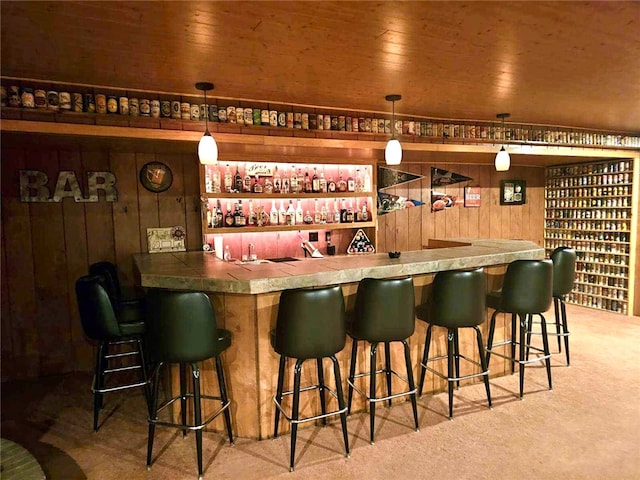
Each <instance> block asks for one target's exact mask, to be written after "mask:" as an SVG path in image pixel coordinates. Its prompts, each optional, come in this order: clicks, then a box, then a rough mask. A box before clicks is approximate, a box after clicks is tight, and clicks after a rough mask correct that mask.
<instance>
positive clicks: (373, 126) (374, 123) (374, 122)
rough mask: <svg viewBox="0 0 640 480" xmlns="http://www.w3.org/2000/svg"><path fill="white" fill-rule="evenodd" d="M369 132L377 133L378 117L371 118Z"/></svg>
mask: <svg viewBox="0 0 640 480" xmlns="http://www.w3.org/2000/svg"><path fill="white" fill-rule="evenodd" d="M371 133H378V119H377V118H372V119H371Z"/></svg>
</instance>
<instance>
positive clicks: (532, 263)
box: [500, 260, 553, 314]
mask: <svg viewBox="0 0 640 480" xmlns="http://www.w3.org/2000/svg"><path fill="white" fill-rule="evenodd" d="M552 292H553V264H552V263H551V260H515V261H513V262H511V263H510V264H509V266H508V267H507V273H506V274H505V276H504V282H503V284H502V295H501V305H500V307H501V308H500V309H501V310H502V311H504V312H508V313H521V314H523V313H544V312H546V311H547V310H548V309H549V307H550V306H551V300H552Z"/></svg>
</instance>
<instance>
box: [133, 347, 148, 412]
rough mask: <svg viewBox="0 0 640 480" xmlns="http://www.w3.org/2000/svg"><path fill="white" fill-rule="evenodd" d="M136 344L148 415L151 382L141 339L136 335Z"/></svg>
mask: <svg viewBox="0 0 640 480" xmlns="http://www.w3.org/2000/svg"><path fill="white" fill-rule="evenodd" d="M136 346H137V349H138V355H140V368H141V370H142V372H141V377H142V381H143V382H144V399H145V401H146V402H147V410H148V411H149V415H151V384H150V382H149V372H148V371H147V361H146V359H145V354H144V349H143V347H142V340H141V339H140V338H138V337H136Z"/></svg>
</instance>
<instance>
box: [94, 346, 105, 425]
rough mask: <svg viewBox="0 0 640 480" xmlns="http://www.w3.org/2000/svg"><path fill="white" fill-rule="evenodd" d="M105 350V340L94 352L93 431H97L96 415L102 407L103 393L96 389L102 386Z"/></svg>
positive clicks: (100, 388)
mask: <svg viewBox="0 0 640 480" xmlns="http://www.w3.org/2000/svg"><path fill="white" fill-rule="evenodd" d="M105 350H107V346H106V342H101V343H100V345H98V350H97V352H96V367H95V372H94V380H93V389H94V392H93V431H94V432H97V431H98V416H99V415H100V409H101V408H102V404H103V403H102V402H103V396H104V395H103V394H102V393H98V390H102V388H103V387H104V371H105V369H106V365H105V364H106V359H105V358H104V357H105V356H106V353H105Z"/></svg>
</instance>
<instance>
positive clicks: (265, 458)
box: [1, 306, 640, 480]
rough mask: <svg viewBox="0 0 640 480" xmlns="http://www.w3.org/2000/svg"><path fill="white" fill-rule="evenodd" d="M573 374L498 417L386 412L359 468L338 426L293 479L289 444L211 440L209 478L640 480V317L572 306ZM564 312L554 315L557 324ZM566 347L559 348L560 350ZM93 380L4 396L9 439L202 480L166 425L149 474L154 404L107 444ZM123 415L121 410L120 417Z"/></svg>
mask: <svg viewBox="0 0 640 480" xmlns="http://www.w3.org/2000/svg"><path fill="white" fill-rule="evenodd" d="M568 316H569V321H570V328H571V332H572V335H571V337H570V338H571V350H572V362H571V364H572V365H571V367H570V368H567V367H565V366H564V355H554V356H553V358H552V361H553V366H554V367H553V382H554V389H553V390H551V391H549V390H548V389H547V384H546V374H545V371H544V369H543V368H540V367H530V368H528V369H527V373H526V380H525V398H524V400H523V401H520V400H519V399H518V398H517V390H518V376H517V375H514V376H507V377H502V378H498V379H492V380H491V388H492V395H493V398H494V408H493V410H489V409H488V408H487V406H486V398H485V393H484V387H483V386H482V384H476V385H468V386H464V385H463V387H462V388H461V389H460V390H458V391H457V392H456V394H455V400H454V409H455V411H454V414H455V420H454V421H449V420H448V418H447V417H446V410H447V397H446V394H444V393H443V394H438V395H435V396H431V395H424V396H423V397H422V398H420V399H419V401H418V406H419V415H420V432H417V433H416V432H414V431H413V429H412V428H411V424H412V420H411V408H410V404H409V403H408V402H407V403H404V404H398V405H394V406H393V407H392V408H379V409H378V416H377V425H376V443H375V445H370V444H369V442H368V433H369V426H368V425H369V423H368V416H367V414H355V415H352V416H351V417H349V420H348V425H349V439H350V443H351V458H349V459H347V458H345V457H344V451H343V444H342V437H341V431H340V428H339V422H338V423H332V424H331V425H329V426H327V427H325V428H322V427H312V428H305V429H302V430H301V431H300V433H299V438H298V447H297V457H296V458H297V459H296V470H295V472H293V473H289V471H288V459H289V441H290V437H289V435H288V434H287V435H284V436H282V437H279V438H278V439H275V440H265V441H261V442H258V441H252V440H246V439H239V440H237V442H236V444H235V445H234V446H232V447H230V446H229V445H228V443H225V441H224V440H225V437H224V436H222V435H218V434H217V433H213V432H205V434H204V462H205V474H204V478H205V479H241V480H245V479H246V480H252V479H271V478H274V479H275V478H283V479H289V480H294V479H314V480H315V479H341V480H347V479H355V478H366V479H369V480H375V479H394V480H395V479H405V478H414V479H430V480H437V479H456V480H462V479H474V480H478V479H516V478H517V479H530V478H531V479H533V478H536V479H543V480H546V479H549V480H552V479H553V480H555V479H566V480H569V479H580V480H586V479H594V480H595V479H597V480H605V479H607V480H608V479H611V480H622V479H639V478H640V318H639V317H623V316H621V315H615V314H607V313H604V312H600V311H596V310H591V309H586V308H580V307H574V306H568ZM552 317H553V316H552V315H550V316H548V318H552ZM552 345H555V343H552ZM89 384H90V378H89V376H88V375H85V374H82V375H80V374H76V375H65V376H59V377H51V378H42V379H38V380H37V381H25V382H9V383H5V384H3V385H2V432H1V434H2V437H4V438H8V439H11V440H13V441H15V442H17V443H19V444H21V445H22V446H24V447H25V448H27V449H28V450H29V451H30V452H31V453H32V454H33V455H34V456H35V457H36V458H37V460H38V461H39V462H40V464H41V466H42V468H43V470H44V471H45V473H46V474H47V478H49V479H52V480H76V479H77V480H80V479H99V480H120V479H153V480H163V479H167V480H168V479H171V480H176V479H190V478H194V479H195V478H197V470H196V462H195V444H194V438H193V435H192V434H190V435H189V436H187V438H186V439H183V438H182V437H181V435H180V434H179V433H177V432H175V431H173V430H170V429H165V428H159V429H158V433H157V435H156V442H155V446H156V447H155V450H154V457H155V463H154V464H153V467H152V468H151V471H147V469H146V465H145V461H146V445H147V424H146V419H145V416H144V411H145V407H144V403H143V401H142V396H141V395H140V396H137V395H133V396H127V395H124V394H123V395H122V396H119V394H112V395H111V396H110V397H108V398H109V400H108V404H107V407H108V408H107V411H111V416H110V417H109V418H108V419H107V421H106V422H105V423H104V425H103V426H102V427H101V429H100V431H99V432H98V433H93V431H92V429H91V424H92V420H91V418H92V410H91V406H92V401H91V393H90V391H89ZM109 408H110V409H111V410H109Z"/></svg>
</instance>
